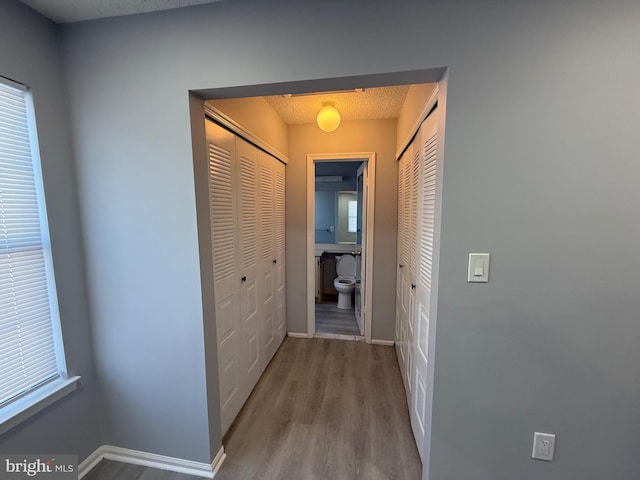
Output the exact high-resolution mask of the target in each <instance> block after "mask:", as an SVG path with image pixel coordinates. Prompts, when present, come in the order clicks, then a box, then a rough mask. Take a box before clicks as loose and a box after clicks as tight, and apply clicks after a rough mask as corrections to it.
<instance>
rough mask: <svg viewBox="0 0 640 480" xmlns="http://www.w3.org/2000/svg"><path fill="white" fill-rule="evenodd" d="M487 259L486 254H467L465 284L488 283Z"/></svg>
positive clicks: (487, 255)
mask: <svg viewBox="0 0 640 480" xmlns="http://www.w3.org/2000/svg"><path fill="white" fill-rule="evenodd" d="M489 257H490V255H489V254H488V253H470V254H469V271H468V272H467V282H470V283H487V282H488V281H489Z"/></svg>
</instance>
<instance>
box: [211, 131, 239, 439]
mask: <svg viewBox="0 0 640 480" xmlns="http://www.w3.org/2000/svg"><path fill="white" fill-rule="evenodd" d="M206 131H207V144H208V158H209V212H210V221H211V240H212V248H213V252H212V255H213V274H214V298H215V315H216V329H217V334H218V370H219V371H218V373H219V377H220V378H219V381H220V403H221V406H220V408H221V416H222V431H223V432H224V431H226V430H227V428H229V425H230V424H231V422H232V421H233V419H234V418H235V416H236V415H237V413H238V412H239V411H240V408H241V407H242V404H243V401H244V400H242V399H241V396H242V394H243V377H242V366H241V365H242V363H243V362H242V358H241V353H240V352H241V351H242V348H241V332H240V325H239V323H240V322H239V321H238V320H239V318H240V298H239V296H240V295H239V292H240V290H239V284H240V272H239V264H240V263H239V261H238V260H239V251H238V250H239V249H238V232H237V228H236V195H235V192H234V187H233V185H234V179H235V178H236V171H235V169H236V163H235V155H236V153H235V136H234V135H233V134H232V133H230V132H228V131H227V130H225V129H223V128H222V127H219V126H218V125H216V124H214V123H213V122H210V121H207V122H206Z"/></svg>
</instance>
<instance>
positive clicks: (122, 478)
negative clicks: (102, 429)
mask: <svg viewBox="0 0 640 480" xmlns="http://www.w3.org/2000/svg"><path fill="white" fill-rule="evenodd" d="M83 480H202V477H194V476H193V475H185V474H184V473H175V472H167V471H166V470H158V469H157V468H150V467H141V466H140V465H130V464H127V463H122V462H113V461H111V460H103V461H101V462H100V463H99V464H98V465H97V466H96V467H95V468H94V469H93V470H91V472H89V473H88V474H87V475H85V476H84V477H83Z"/></svg>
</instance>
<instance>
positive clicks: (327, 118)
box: [316, 102, 340, 132]
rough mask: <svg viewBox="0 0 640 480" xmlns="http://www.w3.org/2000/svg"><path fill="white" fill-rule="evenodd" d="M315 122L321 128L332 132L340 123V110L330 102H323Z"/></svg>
mask: <svg viewBox="0 0 640 480" xmlns="http://www.w3.org/2000/svg"><path fill="white" fill-rule="evenodd" d="M316 122H317V123H318V126H319V127H320V129H321V130H323V131H325V132H333V131H334V130H335V129H336V128H338V125H340V112H339V111H338V109H337V108H336V107H334V106H333V103H332V102H324V103H323V104H322V108H321V109H320V111H319V112H318V116H317V117H316Z"/></svg>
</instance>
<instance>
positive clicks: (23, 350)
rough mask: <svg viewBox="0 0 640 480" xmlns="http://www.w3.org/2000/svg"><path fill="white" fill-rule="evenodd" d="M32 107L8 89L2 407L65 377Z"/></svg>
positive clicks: (1, 152) (0, 133) (0, 110)
mask: <svg viewBox="0 0 640 480" xmlns="http://www.w3.org/2000/svg"><path fill="white" fill-rule="evenodd" d="M30 101H31V99H30V96H29V95H28V94H27V92H25V91H22V90H20V89H17V88H13V87H11V86H9V85H5V84H3V83H2V82H0V408H1V407H3V406H5V405H7V404H9V403H11V402H13V401H14V400H16V399H18V398H21V397H22V396H24V395H25V394H27V393H29V392H31V391H33V390H34V389H36V388H37V387H38V386H40V385H42V384H44V383H46V382H48V381H49V380H52V379H54V378H57V377H58V376H60V373H61V372H63V370H64V363H63V362H64V360H63V358H62V355H58V354H57V352H58V351H60V350H59V349H61V347H62V344H61V339H60V337H59V335H60V331H59V320H58V313H57V303H56V300H55V286H54V283H53V274H52V265H51V260H50V249H49V240H48V230H47V223H46V212H45V210H44V198H43V196H42V183H41V182H42V180H41V176H40V163H39V157H38V155H37V146H36V142H35V127H34V126H35V122H33V117H32V108H31V103H30Z"/></svg>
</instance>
